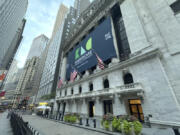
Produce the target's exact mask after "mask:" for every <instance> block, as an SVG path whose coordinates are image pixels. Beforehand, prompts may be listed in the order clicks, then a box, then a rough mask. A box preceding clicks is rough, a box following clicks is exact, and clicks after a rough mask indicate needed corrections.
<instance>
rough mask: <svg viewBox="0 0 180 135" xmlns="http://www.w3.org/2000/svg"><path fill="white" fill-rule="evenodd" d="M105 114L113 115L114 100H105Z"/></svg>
mask: <svg viewBox="0 0 180 135" xmlns="http://www.w3.org/2000/svg"><path fill="white" fill-rule="evenodd" d="M103 103H104V114H107V113H111V114H113V105H112V100H104V102H103Z"/></svg>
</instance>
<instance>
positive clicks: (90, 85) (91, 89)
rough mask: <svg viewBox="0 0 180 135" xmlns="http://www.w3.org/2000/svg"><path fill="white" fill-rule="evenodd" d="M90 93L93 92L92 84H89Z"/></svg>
mask: <svg viewBox="0 0 180 135" xmlns="http://www.w3.org/2000/svg"><path fill="white" fill-rule="evenodd" d="M89 91H93V84H92V83H90V84H89Z"/></svg>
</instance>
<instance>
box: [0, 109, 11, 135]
mask: <svg viewBox="0 0 180 135" xmlns="http://www.w3.org/2000/svg"><path fill="white" fill-rule="evenodd" d="M6 117H7V112H4V113H0V135H13V133H12V129H11V125H10V120H9V119H7V118H6Z"/></svg>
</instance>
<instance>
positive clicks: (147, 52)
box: [55, 0, 180, 124]
mask: <svg viewBox="0 0 180 135" xmlns="http://www.w3.org/2000/svg"><path fill="white" fill-rule="evenodd" d="M107 1H108V0H107ZM107 1H106V0H105V1H104V3H108V5H106V7H104V8H105V9H106V10H101V11H100V12H98V9H101V7H98V8H97V12H95V13H94V14H96V17H95V18H94V19H93V21H91V23H89V24H88V25H86V26H85V25H83V24H82V25H81V26H82V27H81V28H79V29H81V30H82V29H83V31H81V34H79V33H78V34H74V37H72V39H70V40H69V42H67V44H66V47H65V48H64V50H63V52H64V56H63V58H62V59H63V62H62V65H61V67H60V75H61V77H62V78H65V74H66V68H65V67H66V63H67V58H66V57H67V56H66V52H68V51H69V50H70V49H71V48H72V47H73V45H74V43H75V42H76V41H78V40H79V41H80V40H81V37H82V36H83V34H85V33H86V34H87V31H88V30H89V28H90V26H93V25H94V26H96V25H98V20H99V19H100V18H102V17H103V16H111V13H110V10H111V9H112V7H113V6H114V5H115V4H116V5H117V4H118V5H119V7H120V10H121V14H122V18H123V22H124V26H125V30H126V34H127V38H128V42H129V47H130V50H131V54H130V56H129V57H128V59H125V60H122V58H121V57H120V56H119V54H118V50H117V49H118V48H117V47H116V46H117V45H118V43H117V42H116V40H117V39H116V38H117V36H116V33H115V32H114V31H115V29H114V25H113V21H112V28H113V29H112V33H113V38H114V45H115V48H116V52H117V55H118V58H117V59H115V58H113V59H112V60H111V63H110V64H108V68H106V69H105V70H100V69H99V68H98V67H97V68H96V70H95V71H94V73H93V74H90V73H89V72H88V71H86V73H85V74H84V75H83V77H82V78H80V77H77V78H76V80H75V81H74V82H73V83H71V82H66V84H64V85H63V86H62V87H61V88H60V89H57V95H56V105H55V111H62V112H64V113H68V112H76V113H79V114H82V115H85V116H89V102H90V101H94V108H95V110H93V111H94V117H101V116H102V115H104V114H105V110H104V107H103V106H104V101H106V100H111V101H112V112H113V114H114V115H124V114H131V111H132V110H130V106H129V103H128V102H129V100H131V99H139V100H140V101H141V106H142V110H143V115H144V117H146V116H152V118H151V119H150V120H151V122H152V123H153V122H159V123H166V124H167V123H176V124H180V106H179V104H180V92H179V89H180V74H179V73H180V68H178V67H180V61H179V59H180V47H179V44H180V36H179V35H180V22H179V20H178V19H177V18H178V16H179V14H176V15H175V14H174V13H173V10H172V9H171V7H170V5H171V4H172V3H173V2H174V0H159V1H155V0H151V1H149V0H136V1H134V0H124V1H120V0H117V1H116V0H115V1H113V2H107ZM99 2H102V1H99ZM92 4H93V3H92ZM100 5H101V4H100ZM102 5H103V4H102ZM90 6H91V5H90ZM103 6H104V5H103ZM85 12H86V11H85ZM91 16H93V15H90V17H89V18H91ZM89 18H87V20H88V19H89ZM84 23H86V22H84ZM77 31H78V30H77ZM127 74H131V76H132V78H133V79H132V80H133V82H132V83H130V84H125V75H127ZM105 80H108V83H109V87H108V88H105V87H104V81H105ZM91 83H92V84H93V91H90V89H89V84H91ZM80 87H81V89H82V91H81V92H80V90H79V89H80ZM72 90H73V93H72ZM65 104H66V105H65Z"/></svg>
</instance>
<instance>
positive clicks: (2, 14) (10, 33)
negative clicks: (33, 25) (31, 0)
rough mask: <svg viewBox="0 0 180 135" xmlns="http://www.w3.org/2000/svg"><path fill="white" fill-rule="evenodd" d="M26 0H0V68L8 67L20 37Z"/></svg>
mask: <svg viewBox="0 0 180 135" xmlns="http://www.w3.org/2000/svg"><path fill="white" fill-rule="evenodd" d="M27 6H28V0H1V1H0V20H1V21H0V45H1V49H0V69H8V68H9V66H10V63H11V62H12V59H13V57H14V54H15V53H16V50H17V48H18V46H19V44H20V41H21V39H22V37H21V36H22V32H23V29H24V24H25V21H24V20H23V18H24V15H25V13H26V10H27Z"/></svg>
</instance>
